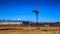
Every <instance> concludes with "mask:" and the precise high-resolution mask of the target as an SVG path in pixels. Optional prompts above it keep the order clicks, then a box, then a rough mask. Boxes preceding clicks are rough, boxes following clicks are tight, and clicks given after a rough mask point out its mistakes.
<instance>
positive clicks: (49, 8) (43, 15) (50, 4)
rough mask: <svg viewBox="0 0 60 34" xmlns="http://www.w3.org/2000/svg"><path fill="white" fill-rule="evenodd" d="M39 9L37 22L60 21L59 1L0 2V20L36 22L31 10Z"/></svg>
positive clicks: (17, 0) (0, 0) (20, 0)
mask: <svg viewBox="0 0 60 34" xmlns="http://www.w3.org/2000/svg"><path fill="white" fill-rule="evenodd" d="M36 8H39V11H40V12H39V22H57V21H60V0H0V19H17V18H19V19H22V20H27V21H34V22H35V21H36V20H35V14H34V13H33V12H32V10H33V9H36Z"/></svg>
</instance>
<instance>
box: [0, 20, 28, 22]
mask: <svg viewBox="0 0 60 34" xmlns="http://www.w3.org/2000/svg"><path fill="white" fill-rule="evenodd" d="M0 22H29V21H26V20H0Z"/></svg>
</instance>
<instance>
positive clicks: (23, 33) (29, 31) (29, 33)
mask: <svg viewBox="0 0 60 34" xmlns="http://www.w3.org/2000/svg"><path fill="white" fill-rule="evenodd" d="M21 28H22V29H20V27H17V29H12V30H0V34H60V27H49V28H46V27H40V28H41V29H40V30H37V29H36V27H21ZM49 29H50V30H49ZM53 29H54V30H53ZM55 29H56V30H55ZM57 29H59V30H57ZM44 30H47V31H44Z"/></svg>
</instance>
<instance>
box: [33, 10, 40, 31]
mask: <svg viewBox="0 0 60 34" xmlns="http://www.w3.org/2000/svg"><path fill="white" fill-rule="evenodd" d="M32 12H34V13H35V14H36V23H37V26H38V27H37V29H38V30H39V24H38V14H39V10H38V9H35V10H32Z"/></svg>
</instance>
